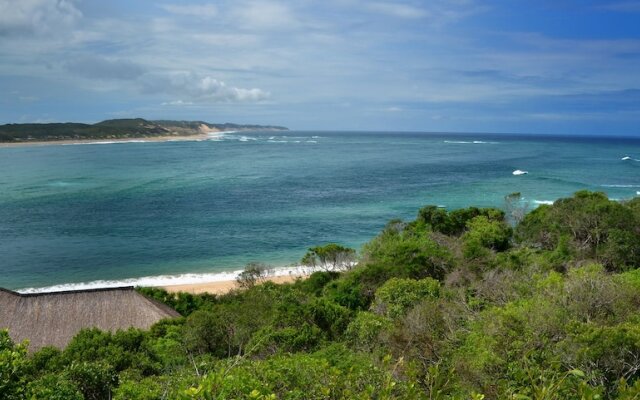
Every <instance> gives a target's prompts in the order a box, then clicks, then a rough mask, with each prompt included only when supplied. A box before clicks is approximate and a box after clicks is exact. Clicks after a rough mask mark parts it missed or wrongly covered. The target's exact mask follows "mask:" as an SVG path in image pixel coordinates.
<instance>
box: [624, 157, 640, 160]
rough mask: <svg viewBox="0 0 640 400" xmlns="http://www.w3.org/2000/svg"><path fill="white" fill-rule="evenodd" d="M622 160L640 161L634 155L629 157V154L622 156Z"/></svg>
mask: <svg viewBox="0 0 640 400" xmlns="http://www.w3.org/2000/svg"><path fill="white" fill-rule="evenodd" d="M621 160H622V161H640V160H638V159H637V158H632V157H629V156H624V157H622V158H621Z"/></svg>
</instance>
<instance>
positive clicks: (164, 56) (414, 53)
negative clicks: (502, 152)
mask: <svg viewBox="0 0 640 400" xmlns="http://www.w3.org/2000/svg"><path fill="white" fill-rule="evenodd" d="M0 90H1V92H2V93H3V96H2V97H1V98H0V123H10V122H63V121H81V122H97V121H100V120H103V119H109V118H127V117H143V118H148V119H160V118H163V119H197V120H205V121H209V122H238V123H261V124H279V125H285V126H288V127H290V128H293V129H319V130H340V129H347V130H407V131H456V132H459V131H462V132H527V133H555V134H562V133H564V134H602V135H640V0H639V1H636V0H620V1H616V0H613V1H589V0H582V1H579V0H555V1H546V0H538V1H521V0H504V1H498V0H496V1H480V0H431V1H385V0H381V1H377V0H372V1H364V0H324V1H311V0H298V1H291V2H287V1H278V0H234V1H195V0H194V1H169V0H167V1H161V0H159V1H146V0H136V1H120V0H110V1H98V0H94V1H89V0H0Z"/></svg>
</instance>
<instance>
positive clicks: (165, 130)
mask: <svg viewBox="0 0 640 400" xmlns="http://www.w3.org/2000/svg"><path fill="white" fill-rule="evenodd" d="M207 129H209V130H220V131H227V130H286V129H287V128H285V127H281V126H263V125H241V124H229V123H224V124H211V123H207V122H202V121H147V120H145V119H142V118H135V119H110V120H106V121H102V122H98V123H96V124H92V125H90V124H80V123H50V124H6V125H0V142H37V141H55V140H98V139H126V138H145V137H162V136H172V135H180V136H183V135H186V136H188V135H197V134H201V133H203V130H204V131H206V130H207Z"/></svg>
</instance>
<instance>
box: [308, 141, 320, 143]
mask: <svg viewBox="0 0 640 400" xmlns="http://www.w3.org/2000/svg"><path fill="white" fill-rule="evenodd" d="M307 143H318V141H317V140H307Z"/></svg>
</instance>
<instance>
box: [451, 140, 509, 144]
mask: <svg viewBox="0 0 640 400" xmlns="http://www.w3.org/2000/svg"><path fill="white" fill-rule="evenodd" d="M444 142H445V143H449V144H497V143H498V142H485V141H484V140H474V141H465V140H445V141H444Z"/></svg>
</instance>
